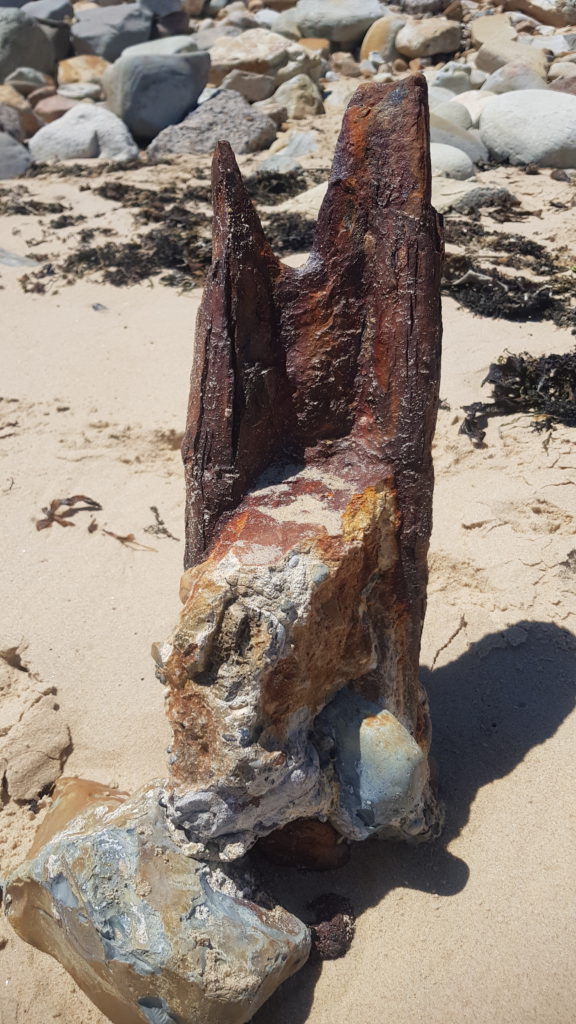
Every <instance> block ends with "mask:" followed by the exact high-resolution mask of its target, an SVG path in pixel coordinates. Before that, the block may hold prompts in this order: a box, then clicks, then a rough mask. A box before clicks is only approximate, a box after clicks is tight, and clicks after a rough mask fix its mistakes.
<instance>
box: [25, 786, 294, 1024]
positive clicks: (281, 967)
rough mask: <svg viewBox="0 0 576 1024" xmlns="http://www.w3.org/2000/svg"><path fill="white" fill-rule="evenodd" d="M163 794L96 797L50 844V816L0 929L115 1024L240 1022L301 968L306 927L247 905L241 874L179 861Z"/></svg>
mask: <svg viewBox="0 0 576 1024" xmlns="http://www.w3.org/2000/svg"><path fill="white" fill-rule="evenodd" d="M74 781H78V782H79V783H80V784H81V785H82V784H83V785H85V783H83V780H74ZM160 793H161V791H160V787H159V785H157V784H156V785H155V784H154V783H151V784H149V785H148V786H147V787H146V788H145V789H143V790H141V791H140V792H139V793H137V794H136V795H135V796H133V797H131V798H130V799H128V800H127V801H126V802H124V803H120V804H118V803H117V801H115V800H114V799H110V798H108V797H107V795H106V794H103V795H102V802H101V803H99V802H97V800H96V801H94V800H92V801H90V802H89V804H88V806H87V807H86V808H85V809H84V810H81V811H80V813H79V814H78V816H77V817H75V818H73V819H72V820H71V821H68V822H64V823H63V822H62V820H61V818H60V820H59V822H58V826H59V827H60V829H61V830H60V831H58V832H56V834H53V835H52V836H50V823H49V820H48V819H49V815H48V816H47V819H45V820H44V822H43V825H44V834H45V835H47V840H46V842H45V845H40V843H39V842H38V841H37V842H36V843H35V847H34V850H33V853H32V855H31V857H30V858H29V859H28V860H27V861H26V862H25V863H24V864H22V865H21V867H20V868H18V869H17V870H16V871H15V872H14V873H13V874H12V875H11V877H10V878H9V879H8V881H7V884H6V888H5V907H6V913H7V916H8V920H9V922H10V924H11V925H12V927H13V928H14V929H15V930H16V931H17V932H18V934H19V935H20V936H21V937H22V938H24V939H25V940H26V941H27V942H30V943H31V944H32V945H34V946H36V947H37V948H38V949H41V950H43V951H44V952H46V953H49V954H50V955H51V956H53V957H54V958H55V959H57V960H59V962H60V963H61V964H62V965H63V966H64V967H65V968H66V970H67V971H69V973H70V974H71V975H72V977H73V978H74V980H75V981H76V982H77V984H78V985H79V986H80V988H82V989H83V991H84V992H85V993H86V995H87V996H88V997H89V998H90V999H91V1000H92V1002H93V1003H95V1004H96V1006H97V1007H98V1008H99V1009H100V1010H101V1011H102V1013H104V1014H105V1015H106V1016H107V1017H108V1018H109V1019H110V1020H111V1021H112V1022H114V1024H245V1022H247V1021H249V1020H250V1019H251V1018H252V1016H253V1015H254V1013H255V1012H256V1010H257V1009H258V1007H259V1006H261V1005H262V1003H263V1002H264V1001H265V1000H266V999H267V998H268V997H269V996H270V995H271V994H272V992H273V991H274V990H275V989H276V988H277V986H278V985H280V984H281V983H282V982H283V981H284V980H285V979H286V978H288V977H289V976H290V975H291V974H293V973H294V972H295V971H297V970H298V969H299V968H300V967H301V966H302V964H303V963H304V962H305V961H306V959H307V957H308V953H309V950H310V936H309V932H308V928H307V927H306V925H304V924H303V923H302V922H301V921H299V920H298V919H297V918H295V917H293V916H292V915H291V914H289V913H288V912H287V911H285V910H283V909H282V908H281V907H279V906H277V905H274V904H273V903H271V902H270V901H267V902H266V903H265V904H264V905H262V904H260V903H258V902H254V898H253V893H252V891H251V890H252V889H254V888H255V886H254V883H252V884H251V879H250V876H249V874H248V872H247V871H246V870H245V871H244V872H243V873H242V875H241V876H240V877H238V876H237V875H236V874H235V873H234V872H233V871H232V870H231V869H225V868H224V867H223V866H222V865H218V864H216V865H211V864H207V863H203V862H202V861H198V860H194V859H193V858H192V857H190V856H187V852H186V844H185V843H182V842H181V843H178V842H177V841H176V838H175V834H174V831H173V830H172V829H171V828H170V827H169V825H168V822H167V819H166V814H165V811H164V809H163V807H161V806H160ZM72 796H73V794H72ZM69 799H70V794H69ZM39 838H40V837H39Z"/></svg>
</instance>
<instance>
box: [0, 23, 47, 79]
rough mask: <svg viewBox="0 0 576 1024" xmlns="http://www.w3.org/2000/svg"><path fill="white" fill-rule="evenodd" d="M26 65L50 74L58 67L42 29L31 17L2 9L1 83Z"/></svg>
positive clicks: (0, 30) (0, 40) (0, 28)
mask: <svg viewBox="0 0 576 1024" xmlns="http://www.w3.org/2000/svg"><path fill="white" fill-rule="evenodd" d="M23 66H24V67H30V68H36V70H37V71H46V72H48V74H49V73H50V72H51V71H52V70H53V67H54V51H53V49H52V46H51V45H50V42H49V40H48V39H47V37H46V36H45V34H44V32H43V31H42V29H41V28H40V26H39V25H38V24H37V22H36V21H34V19H33V18H31V17H30V16H29V15H28V14H25V13H24V12H23V11H18V10H16V9H13V8H5V9H3V8H0V81H3V80H4V79H5V78H6V76H7V75H9V74H10V72H11V71H15V70H16V68H19V67H23Z"/></svg>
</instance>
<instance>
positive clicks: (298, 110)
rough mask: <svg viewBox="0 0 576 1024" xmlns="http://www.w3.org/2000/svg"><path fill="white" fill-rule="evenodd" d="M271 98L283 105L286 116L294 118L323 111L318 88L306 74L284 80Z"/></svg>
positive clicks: (297, 118)
mask: <svg viewBox="0 0 576 1024" xmlns="http://www.w3.org/2000/svg"><path fill="white" fill-rule="evenodd" d="M272 98H273V99H274V100H275V101H276V103H278V104H279V105H280V106H282V107H285V108H286V110H287V113H288V117H289V118H292V119H294V120H299V119H300V118H302V117H309V116H310V115H312V114H323V113H324V104H323V102H322V96H321V94H320V90H319V89H318V86H317V85H316V84H315V83H314V82H313V81H312V79H310V78H308V75H296V77H295V78H291V79H290V81H289V82H284V84H283V85H281V86H280V87H279V88H278V89H277V90H276V92H275V93H274V96H273V97H272Z"/></svg>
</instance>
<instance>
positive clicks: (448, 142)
mask: <svg viewBox="0 0 576 1024" xmlns="http://www.w3.org/2000/svg"><path fill="white" fill-rule="evenodd" d="M430 140H431V142H441V143H443V145H445V146H455V147H456V149H461V150H462V151H463V152H464V153H466V155H467V156H469V157H470V159H471V160H472V161H473V163H475V164H477V163H479V162H483V161H485V160H487V159H488V150H487V149H486V146H485V145H484V143H483V142H482V141H481V140H480V139H479V138H477V137H476V136H475V135H473V134H472V132H471V131H470V130H468V131H463V130H462V129H461V128H458V126H457V125H455V124H452V123H451V122H450V121H444V120H443V118H441V117H437V115H436V113H433V114H431V115H430Z"/></svg>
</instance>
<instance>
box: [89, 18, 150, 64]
mask: <svg viewBox="0 0 576 1024" xmlns="http://www.w3.org/2000/svg"><path fill="white" fill-rule="evenodd" d="M151 31H152V15H151V14H150V12H149V11H145V10H144V9H143V8H142V7H140V5H139V4H118V5H117V6H115V7H91V8H90V7H89V8H86V9H83V10H79V11H78V12H77V21H76V22H75V23H74V25H73V26H72V44H73V46H74V52H75V53H76V54H77V55H78V54H85V53H86V54H95V55H96V56H97V57H104V59H105V60H108V61H111V62H113V61H115V60H117V58H118V57H119V56H120V54H121V53H122V52H123V51H124V50H125V49H126V47H127V46H134V45H135V44H136V43H144V42H146V41H147V40H148V39H150V33H151Z"/></svg>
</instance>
